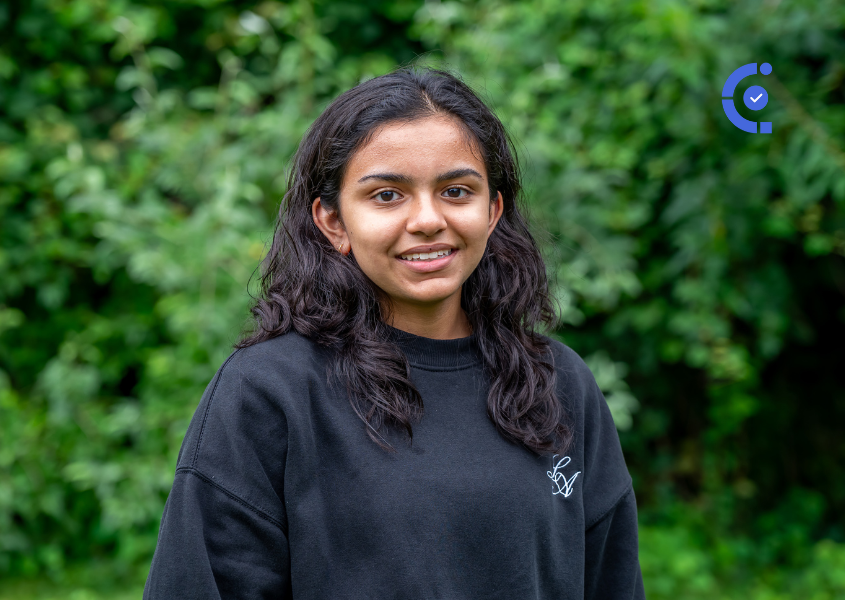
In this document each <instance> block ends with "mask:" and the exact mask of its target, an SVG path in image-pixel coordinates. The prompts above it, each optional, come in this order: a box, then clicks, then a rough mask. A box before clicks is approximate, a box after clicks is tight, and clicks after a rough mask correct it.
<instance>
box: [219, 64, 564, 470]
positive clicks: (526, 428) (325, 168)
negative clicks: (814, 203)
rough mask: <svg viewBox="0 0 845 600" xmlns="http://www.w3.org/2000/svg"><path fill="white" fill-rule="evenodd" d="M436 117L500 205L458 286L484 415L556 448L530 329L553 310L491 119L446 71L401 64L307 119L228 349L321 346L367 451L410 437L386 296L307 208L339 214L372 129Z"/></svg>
mask: <svg viewBox="0 0 845 600" xmlns="http://www.w3.org/2000/svg"><path fill="white" fill-rule="evenodd" d="M434 115H449V116H452V117H456V118H457V120H458V121H459V122H460V123H462V125H463V127H464V129H465V132H466V133H467V135H468V140H469V141H470V142H471V143H472V144H474V145H475V146H476V149H477V150H478V149H480V150H481V152H482V155H483V161H484V164H485V166H486V169H487V178H488V183H489V188H490V194H491V197H490V200H491V202H492V201H494V200H495V199H496V197H497V192H501V193H502V198H503V199H504V213H503V214H502V217H501V218H500V219H499V222H498V224H497V226H496V228H495V229H494V231H493V233H492V234H491V235H490V237H489V239H488V242H487V248H486V250H485V252H484V255H483V256H482V258H481V262H480V263H479V264H478V267H477V268H476V269H475V271H474V272H473V273H472V275H470V277H469V278H468V279H467V280H466V282H464V284H463V287H462V289H461V307H462V308H463V309H464V311H466V314H467V317H468V318H469V321H470V324H471V326H472V330H473V334H474V335H475V336H476V339H477V343H478V346H479V349H480V351H481V354H482V355H483V359H484V370H485V373H486V376H487V377H488V378H489V381H490V389H489V394H488V396H487V414H488V415H489V417H490V419H491V420H492V421H493V423H494V424H495V426H496V428H497V429H498V431H499V432H500V433H501V435H503V436H504V437H505V438H506V439H509V440H511V441H513V442H515V443H517V444H522V445H524V446H525V447H526V448H528V449H529V450H531V451H532V452H534V453H536V454H538V455H543V454H547V453H551V452H562V451H563V450H565V448H566V447H567V446H568V444H569V442H570V440H571V437H572V436H571V431H570V428H569V427H568V426H567V425H566V423H565V417H566V415H565V414H564V409H563V406H562V404H561V402H560V401H559V400H558V399H557V398H556V396H555V369H554V365H553V363H552V355H551V349H550V347H549V341H548V339H547V338H544V337H543V336H541V335H539V334H538V333H536V331H535V329H536V327H537V326H538V325H545V326H546V327H547V328H551V327H554V326H556V325H557V323H558V312H557V311H556V310H554V309H553V304H552V301H551V299H550V295H549V291H548V281H547V276H546V267H545V264H544V262H543V259H542V256H541V255H540V252H539V249H538V247H537V244H536V242H535V240H534V238H533V237H532V235H531V234H530V232H529V230H528V224H527V222H526V220H525V219H524V217H523V216H522V215H521V214H520V211H519V209H518V207H517V201H518V200H521V196H520V193H521V184H520V170H519V165H518V162H517V159H516V152H515V150H514V148H513V143H512V141H511V139H510V138H509V137H508V134H507V132H506V131H505V128H504V126H503V125H502V123H501V122H500V121H499V119H498V118H497V117H496V116H495V115H494V114H493V112H492V111H491V110H490V109H489V108H488V107H487V106H486V105H485V104H484V102H482V101H481V99H479V97H478V96H476V95H475V93H473V91H472V90H471V89H470V88H469V87H468V86H467V85H466V84H465V83H463V82H462V81H461V80H460V79H459V78H458V77H457V76H455V75H453V74H451V73H449V72H447V71H442V70H437V69H431V68H424V67H404V68H401V69H398V70H396V71H394V72H392V73H389V74H387V75H383V76H381V77H376V78H375V79H370V80H369V81H366V82H364V83H361V84H360V85H358V86H356V87H354V88H352V89H350V90H348V91H347V92H345V93H343V94H341V95H340V96H339V97H337V98H336V99H335V100H334V101H333V102H332V103H331V104H330V105H329V107H328V108H327V109H326V110H325V111H324V112H323V113H322V114H321V115H320V116H319V117H318V118H317V120H316V121H315V122H314V123H313V124H312V126H311V127H310V129H309V130H308V131H307V133H306V134H305V136H304V138H303V139H302V141H301V143H300V144H299V148H298V150H297V152H296V155H295V157H294V159H293V169H292V171H291V173H290V175H289V178H288V191H287V192H286V194H285V196H284V198H283V200H282V203H281V206H280V209H279V216H278V219H277V222H276V228H275V232H274V235H273V242H272V245H271V247H270V249H269V251H268V253H267V256H266V257H265V258H264V260H263V261H262V264H261V290H260V293H259V294H258V296H257V297H256V298H255V303H254V305H253V307H252V315H253V317H254V328H253V330H252V332H251V333H247V334H245V335H244V336H243V339H242V340H241V341H240V342H238V343H237V344H236V345H235V347H236V348H244V347H247V346H251V345H253V344H256V343H258V342H261V341H264V340H268V339H271V338H273V337H276V336H279V335H282V334H285V333H287V332H289V331H290V330H291V329H293V330H294V331H296V332H297V333H299V334H301V335H303V336H305V337H307V338H310V339H312V340H314V341H315V342H316V343H317V344H319V345H320V346H324V347H327V348H329V349H330V350H331V353H330V355H331V356H332V357H333V358H332V360H331V361H330V365H329V373H328V374H329V378H330V379H331V378H332V377H334V378H336V379H334V381H339V382H342V383H343V384H344V385H345V388H346V390H347V393H348V395H349V398H350V401H351V403H352V406H353V409H354V410H355V412H356V414H357V415H358V416H359V417H360V418H361V419H362V420H363V421H364V423H365V424H366V430H367V433H368V435H369V436H370V438H371V439H372V440H373V441H374V442H376V443H377V444H378V445H379V446H381V447H382V448H384V449H385V450H389V451H394V450H395V449H394V448H393V446H391V445H390V444H388V443H387V441H386V440H385V439H384V437H383V436H382V435H381V434H380V433H379V432H380V431H381V428H382V426H387V427H395V428H396V429H398V430H399V431H404V432H405V433H406V434H407V436H408V439H409V441H412V440H413V430H412V427H411V425H412V423H413V422H415V421H418V419H419V418H420V417H421V416H422V412H423V402H422V397H421V396H420V394H419V392H418V391H417V389H416V388H415V387H414V385H413V383H412V381H411V368H410V365H409V363H408V360H407V358H406V357H405V354H404V353H403V352H402V350H401V349H400V347H399V346H398V345H397V344H396V343H395V342H393V341H391V340H390V329H389V327H388V326H387V325H386V324H385V323H386V321H387V322H389V321H388V318H389V314H390V301H389V298H386V294H385V293H384V292H383V291H382V290H381V289H379V288H378V287H377V286H376V285H375V284H374V283H373V282H372V281H371V280H370V279H369V278H368V277H367V276H366V275H365V274H364V272H363V271H362V270H361V268H360V267H359V265H358V263H357V261H356V260H355V257H354V255H353V253H351V252H350V253H349V254H348V255H345V256H344V255H343V254H341V253H340V252H338V251H337V250H336V249H335V248H333V247H332V244H331V243H330V242H329V240H328V239H327V238H326V236H324V235H323V233H322V232H321V231H320V230H319V229H318V228H317V226H316V225H315V223H314V221H313V218H312V214H311V205H312V203H313V202H314V200H315V199H316V198H317V197H320V199H321V203H322V204H323V206H325V207H326V209H327V210H329V211H339V203H338V201H339V194H340V189H341V183H342V180H343V176H344V172H345V169H346V166H347V165H348V164H349V161H350V158H351V157H352V155H353V154H354V153H355V152H356V150H358V149H359V148H361V147H362V146H363V145H365V144H366V143H367V142H368V141H369V140H370V139H372V137H373V135H374V134H375V132H376V130H377V129H378V128H379V127H381V126H384V125H385V124H388V123H393V122H408V121H413V120H415V119H420V118H425V117H430V116H434ZM338 214H339V216H340V217H341V222H342V215H340V213H338Z"/></svg>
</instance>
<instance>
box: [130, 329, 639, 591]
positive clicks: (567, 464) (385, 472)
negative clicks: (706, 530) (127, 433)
mask: <svg viewBox="0 0 845 600" xmlns="http://www.w3.org/2000/svg"><path fill="white" fill-rule="evenodd" d="M391 333H392V337H393V339H394V340H395V341H397V343H399V345H400V347H401V348H402V349H403V350H404V351H405V353H406V355H407V357H408V359H409V362H410V363H411V365H412V378H413V381H414V384H415V385H416V387H417V389H418V390H419V392H420V394H421V395H422V398H423V402H424V416H423V418H422V420H421V421H420V422H419V423H418V424H416V425H415V426H414V438H413V444H412V445H411V446H408V444H407V442H405V443H403V442H402V440H401V438H400V437H399V436H398V435H397V436H395V437H392V438H387V439H388V441H389V442H390V443H391V444H392V445H393V446H394V447H395V448H396V450H397V452H396V453H395V454H388V453H387V452H385V451H384V450H382V449H381V448H379V447H378V446H377V445H376V444H375V443H374V442H373V441H372V440H371V439H370V438H369V437H368V436H367V435H366V432H365V430H364V423H363V421H361V420H360V418H359V417H358V416H357V415H356V414H355V413H354V412H353V409H352V407H351V405H350V403H349V400H348V397H347V396H346V395H345V393H344V394H338V393H336V391H334V390H336V389H337V388H335V387H329V386H328V385H327V380H326V361H327V360H328V358H329V356H328V354H327V351H326V350H325V349H323V348H321V347H319V346H317V345H316V344H315V343H313V342H312V341H310V340H309V339H307V338H305V337H302V336H300V335H298V334H296V333H288V334H286V335H283V336H280V337H277V338H274V339H272V340H269V341H266V342H262V343H260V344H256V345H254V346H251V347H249V348H245V349H242V350H237V351H235V352H234V353H233V354H232V355H231V356H230V357H229V358H228V359H227V360H226V362H225V363H223V365H222V366H221V367H220V369H219V370H218V371H217V374H216V375H215V376H214V378H213V379H212V380H211V383H209V385H208V388H207V389H206V391H205V393H204V394H203V396H202V399H201V401H200V404H199V406H198V408H197V410H196V413H195V414H194V418H193V420H192V421H191V424H190V426H189V428H188V432H187V434H186V435H185V439H184V442H183V444H182V448H181V450H180V452H179V458H178V461H177V466H176V477H175V480H174V483H173V489H172V491H171V493H170V496H169V497H168V499H167V503H166V505H165V508H164V516H163V517H162V521H161V529H160V532H159V538H158V545H157V547H156V551H155V556H154V557H153V561H152V567H151V569H150V573H149V577H148V579H147V584H146V588H145V590H144V598H145V599H147V600H164V599H168V600H170V599H173V600H189V599H193V598H196V599H202V600H210V599H213V598H221V599H228V598H243V599H258V598H293V599H296V600H299V599H306V598H309V599H310V598H320V599H322V598H326V599H332V600H335V599H338V600H339V599H350V600H351V599H356V600H357V599H364V598H367V599H373V600H387V599H393V598H396V599H399V598H408V599H412V598H413V599H429V598H443V599H468V598H473V599H494V598H495V599H502V600H521V599H527V598H537V599H552V598H553V599H563V598H566V599H574V598H578V599H581V598H596V599H602V600H609V599H617V598H625V599H630V598H635V599H640V598H644V597H645V594H644V592H643V584H642V575H641V573H640V566H639V560H638V554H637V510H636V502H635V499H634V492H633V489H632V487H631V477H630V476H629V474H628V470H627V469H626V467H625V461H624V459H623V457H622V451H621V448H620V445H619V437H618V435H617V433H616V429H615V427H614V425H613V420H612V418H611V415H610V411H609V409H608V407H607V403H606V402H605V400H604V397H603V396H602V393H601V391H600V390H599V388H598V386H597V385H596V382H595V379H594V378H593V375H592V373H591V372H590V370H589V369H588V368H587V366H586V365H585V364H584V362H583V361H582V360H581V358H580V357H579V356H578V355H577V354H576V353H575V352H574V351H573V350H571V349H570V348H569V347H567V346H565V345H564V344H561V343H560V342H557V341H554V340H552V342H551V343H552V348H553V354H554V360H555V369H556V372H557V393H558V397H559V398H560V400H561V402H562V403H563V405H564V407H565V410H567V411H568V413H569V421H570V425H571V426H572V427H573V431H574V441H573V443H572V445H571V446H570V447H569V449H568V450H567V452H566V454H565V455H564V456H554V457H552V456H548V455H547V456H543V457H540V456H537V455H535V454H533V453H532V452H530V451H529V450H527V449H525V448H524V447H522V446H519V445H517V444H514V443H511V442H509V441H507V440H506V439H505V438H503V437H502V436H501V435H500V434H499V433H498V432H497V431H496V429H495V427H494V425H493V423H492V422H491V421H490V419H489V417H488V416H487V414H486V397H487V390H488V385H489V384H488V383H487V381H486V379H485V377H484V374H483V368H482V361H481V357H480V355H479V353H478V348H477V345H476V344H475V338H474V337H473V336H470V337H467V338H461V339H454V340H434V339H429V338H423V337H419V336H415V335H412V334H409V333H406V332H402V331H400V330H398V329H392V331H391Z"/></svg>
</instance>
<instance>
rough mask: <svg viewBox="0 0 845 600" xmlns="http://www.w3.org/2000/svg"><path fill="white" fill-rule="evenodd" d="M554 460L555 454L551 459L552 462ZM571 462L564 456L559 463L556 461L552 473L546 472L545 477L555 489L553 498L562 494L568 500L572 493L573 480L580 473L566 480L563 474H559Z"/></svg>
mask: <svg viewBox="0 0 845 600" xmlns="http://www.w3.org/2000/svg"><path fill="white" fill-rule="evenodd" d="M555 458H557V454H555V455H554V456H553V457H552V462H554V459H555ZM571 460H572V459H571V458H569V457H568V456H564V457H563V458H561V459H560V460H559V461H557V464H555V465H554V471H546V475H548V476H549V478H550V479H551V480H552V482H553V483H554V484H555V487H556V488H557V490H556V491H555V490H553V491H552V495H553V496H556V495H558V494H563V497H564V498H569V495H570V494H571V493H572V485H573V484H574V483H575V478H576V477H578V475H579V474H580V473H581V471H578V472H576V473H575V474H574V475H572V476H571V477H569V478H568V479H567V477H566V476H565V475H564V474H563V473H561V471H562V470H563V468H564V467H565V466H566V465H568V464H569V463H570V461H571Z"/></svg>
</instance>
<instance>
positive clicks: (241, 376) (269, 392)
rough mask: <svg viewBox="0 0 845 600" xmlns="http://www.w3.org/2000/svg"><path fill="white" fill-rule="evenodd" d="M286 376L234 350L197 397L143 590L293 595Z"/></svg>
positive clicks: (150, 595)
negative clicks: (284, 403)
mask: <svg viewBox="0 0 845 600" xmlns="http://www.w3.org/2000/svg"><path fill="white" fill-rule="evenodd" d="M284 389H287V388H286V383H285V380H284V379H282V378H280V376H279V374H278V373H277V370H276V369H273V368H270V367H268V365H267V364H266V360H265V358H264V355H263V354H261V353H260V352H258V351H257V350H256V349H254V348H249V349H246V350H239V351H236V352H234V353H233V354H232V355H231V356H230V357H229V359H228V360H227V361H226V362H225V363H224V364H223V366H221V367H220V369H218V371H217V373H216V374H215V376H214V378H212V380H211V382H210V383H209V384H208V387H207V388H206V390H205V393H204V394H203V396H202V399H201V400H200V403H199V406H198V407H197V410H196V412H195V413H194V417H193V419H192V420H191V424H190V426H189V427H188V431H187V433H186V434H185V439H184V441H183V442H182V447H181V449H180V451H179V458H178V459H177V464H176V476H175V478H174V482H173V488H172V490H171V492H170V495H169V497H168V498H167V503H166V504H165V508H164V515H163V517H162V520H161V528H160V530H159V537H158V543H157V545H156V550H155V555H154V557H153V562H152V567H151V568H150V573H149V576H148V578H147V584H146V586H145V589H144V600H176V599H178V600H192V599H197V600H200V599H202V600H209V599H213V598H220V599H226V600H229V599H244V600H247V599H249V600H259V599H264V598H274V599H278V598H290V597H291V592H290V590H291V582H290V551H289V546H288V535H287V533H288V532H287V515H286V511H285V507H284V489H283V487H284V467H285V462H286V456H287V420H286V418H285V414H284V411H283V410H282V407H281V402H280V399H279V393H280V391H279V390H284Z"/></svg>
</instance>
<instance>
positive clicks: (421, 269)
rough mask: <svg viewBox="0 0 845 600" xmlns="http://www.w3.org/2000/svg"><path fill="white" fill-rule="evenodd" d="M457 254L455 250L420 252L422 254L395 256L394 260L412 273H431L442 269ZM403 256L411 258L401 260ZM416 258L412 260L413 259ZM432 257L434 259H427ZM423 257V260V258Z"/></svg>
mask: <svg viewBox="0 0 845 600" xmlns="http://www.w3.org/2000/svg"><path fill="white" fill-rule="evenodd" d="M457 253H458V250H457V249H456V248H452V249H446V250H439V251H438V250H435V251H433V252H428V253H427V252H422V253H416V252H414V253H411V254H404V255H401V256H397V257H396V260H398V261H400V262H401V263H402V264H404V265H406V266H407V267H408V268H409V269H411V270H412V271H416V272H417V273H429V272H431V271H437V270H439V269H442V268H443V267H445V266H446V265H448V264H449V263H450V262H452V259H453V258H454V257H455V254H457ZM403 256H410V257H411V258H410V259H408V258H403ZM415 256H416V257H417V258H414V257H415ZM431 256H434V257H435V258H429V257H431ZM423 257H425V258H423Z"/></svg>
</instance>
